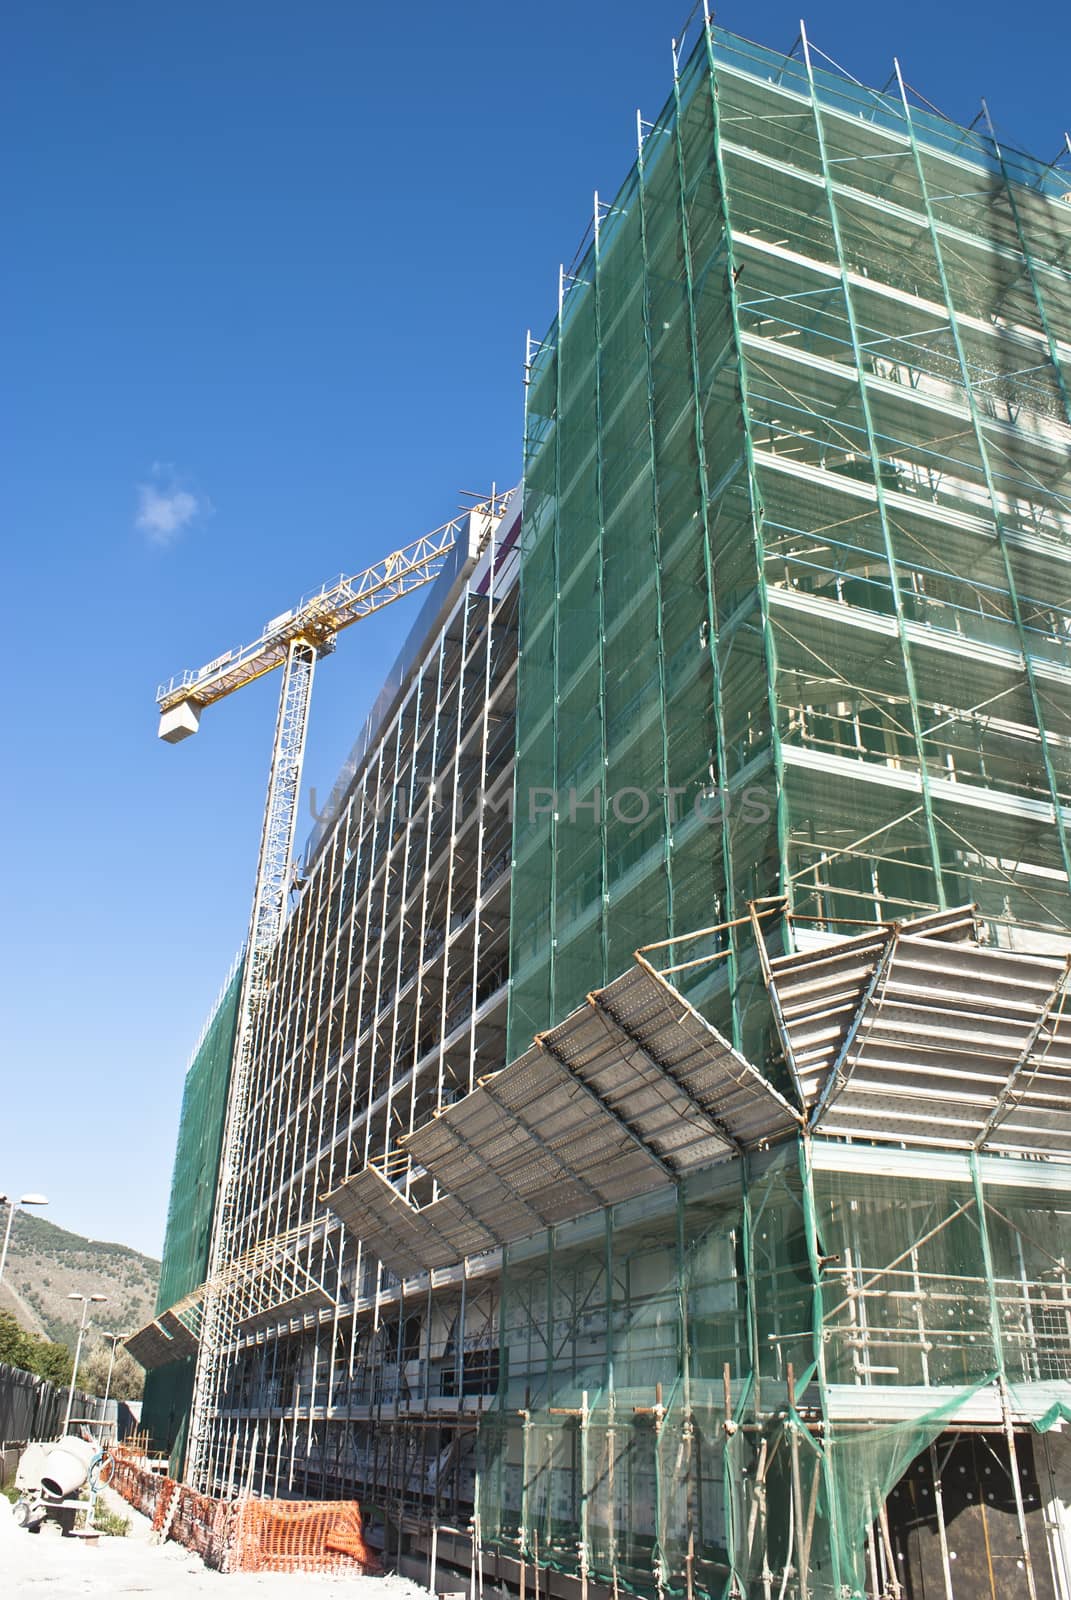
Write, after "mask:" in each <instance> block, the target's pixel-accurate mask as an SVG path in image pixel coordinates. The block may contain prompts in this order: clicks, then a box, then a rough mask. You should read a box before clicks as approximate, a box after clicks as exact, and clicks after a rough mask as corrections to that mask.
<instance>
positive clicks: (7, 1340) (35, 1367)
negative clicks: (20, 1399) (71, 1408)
mask: <svg viewBox="0 0 1071 1600" xmlns="http://www.w3.org/2000/svg"><path fill="white" fill-rule="evenodd" d="M0 1361H6V1362H7V1363H8V1364H9V1365H10V1366H13V1367H21V1368H22V1369H23V1371H24V1372H33V1373H35V1374H36V1375H37V1377H39V1378H48V1379H49V1381H50V1382H51V1383H55V1384H58V1385H59V1386H61V1387H62V1385H63V1384H65V1383H70V1381H71V1368H72V1367H73V1365H74V1362H73V1360H72V1358H71V1352H70V1351H69V1350H68V1349H67V1346H66V1345H65V1344H53V1343H52V1341H51V1340H50V1339H41V1338H38V1336H37V1335H36V1334H32V1333H27V1332H26V1330H25V1328H22V1327H20V1326H19V1324H18V1323H17V1322H16V1320H15V1318H14V1317H13V1316H12V1315H11V1313H10V1312H9V1311H0Z"/></svg>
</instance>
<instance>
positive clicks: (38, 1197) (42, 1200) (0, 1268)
mask: <svg viewBox="0 0 1071 1600" xmlns="http://www.w3.org/2000/svg"><path fill="white" fill-rule="evenodd" d="M47 1205H48V1199H47V1196H45V1195H43V1194H23V1195H20V1196H19V1198H18V1199H17V1200H16V1199H15V1197H14V1195H10V1194H0V1206H7V1227H6V1228H5V1229H4V1248H3V1250H0V1283H2V1282H3V1279H4V1264H5V1262H6V1261H7V1247H8V1242H9V1240H10V1238H11V1224H12V1223H13V1222H14V1220H15V1208H16V1207H17V1206H47Z"/></svg>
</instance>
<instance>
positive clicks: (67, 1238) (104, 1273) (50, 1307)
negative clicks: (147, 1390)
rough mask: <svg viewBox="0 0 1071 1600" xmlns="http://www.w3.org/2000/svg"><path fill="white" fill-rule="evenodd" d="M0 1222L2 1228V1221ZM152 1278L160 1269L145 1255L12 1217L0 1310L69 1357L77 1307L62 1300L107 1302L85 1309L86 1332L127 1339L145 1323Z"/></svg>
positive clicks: (20, 1215) (152, 1298)
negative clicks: (82, 1296)
mask: <svg viewBox="0 0 1071 1600" xmlns="http://www.w3.org/2000/svg"><path fill="white" fill-rule="evenodd" d="M0 1222H2V1223H3V1224H6V1222H7V1216H6V1215H4V1216H3V1217H2V1219H0ZM159 1278H160V1263H159V1261H154V1260H153V1258H152V1257H151V1256H143V1255H141V1254H140V1253H139V1252H138V1251H137V1250H131V1249H129V1248H128V1246H126V1245H123V1244H108V1243H104V1242H102V1241H101V1240H98V1239H86V1238H83V1236H82V1235H81V1234H80V1233H68V1231H67V1230H66V1229H65V1228H58V1227H57V1226H56V1224H55V1223H54V1222H46V1221H45V1219H44V1217H39V1216H36V1215H34V1214H33V1213H31V1212H27V1211H19V1212H16V1214H15V1223H14V1226H13V1228H12V1230H11V1247H10V1249H9V1251H8V1257H7V1266H6V1267H5V1268H4V1281H3V1283H2V1284H0V1311H11V1312H13V1313H14V1315H15V1316H16V1317H17V1318H18V1320H19V1322H20V1323H21V1324H22V1326H23V1327H24V1328H26V1329H27V1331H28V1332H30V1333H38V1334H41V1335H42V1336H43V1337H44V1338H46V1339H54V1340H56V1341H57V1342H58V1343H60V1344H65V1345H67V1346H68V1347H69V1348H70V1349H71V1350H73V1349H74V1345H75V1340H76V1339H77V1337H78V1323H79V1319H80V1317H81V1315H82V1307H81V1305H80V1303H79V1302H78V1301H77V1300H69V1299H68V1298H67V1296H68V1295H69V1294H72V1293H73V1294H85V1295H91V1294H104V1295H107V1297H108V1299H107V1303H106V1304H104V1305H99V1306H93V1307H91V1308H90V1322H91V1326H93V1327H95V1328H96V1329H97V1330H101V1329H108V1330H109V1331H111V1332H115V1333H132V1332H133V1331H134V1329H135V1328H140V1327H142V1326H144V1324H145V1323H146V1322H147V1321H148V1320H149V1318H150V1317H151V1316H152V1313H153V1307H154V1306H155V1304H156V1285H157V1283H158V1282H159ZM92 1342H93V1341H92V1340H90V1343H92Z"/></svg>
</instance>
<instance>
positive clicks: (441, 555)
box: [156, 493, 505, 744]
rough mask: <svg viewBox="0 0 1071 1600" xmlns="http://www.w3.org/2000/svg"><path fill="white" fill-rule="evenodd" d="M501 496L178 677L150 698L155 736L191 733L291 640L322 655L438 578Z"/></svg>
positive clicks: (273, 662)
mask: <svg viewBox="0 0 1071 1600" xmlns="http://www.w3.org/2000/svg"><path fill="white" fill-rule="evenodd" d="M504 501H505V497H504V496H501V495H495V494H494V493H492V495H491V497H490V499H489V500H488V501H487V502H485V503H482V504H480V505H477V506H475V507H474V508H473V510H472V511H469V512H466V513H464V515H462V516H460V517H455V518H454V520H453V521H452V522H445V523H443V525H442V527H441V528H436V529H435V530H434V531H433V532H432V533H426V534H424V535H423V536H422V537H421V538H419V539H415V540H414V541H413V543H412V544H407V545H405V546H403V548H402V549H401V550H394V551H392V552H391V554H390V555H389V556H385V557H384V558H383V560H382V561H377V562H376V563H375V565H374V566H371V567H366V568H365V570H364V571H363V572H358V573H356V574H355V575H354V576H352V577H346V576H344V575H343V576H341V577H338V578H336V579H334V581H333V582H331V583H325V584H324V586H323V588H322V589H319V590H317V592H316V593H315V594H311V595H306V596H303V597H302V599H301V600H299V601H298V603H297V605H296V606H294V607H293V609H292V610H290V611H284V612H283V613H282V614H281V616H278V617H273V618H272V620H271V621H270V622H269V623H267V624H266V625H265V627H264V629H263V631H262V633H261V634H260V636H259V637H258V638H256V639H254V640H253V642H252V644H247V645H242V646H241V647H240V648H239V649H237V650H228V651H226V652H225V653H224V654H223V655H221V656H217V657H216V658H215V660H213V661H209V662H208V663H207V665H205V666H203V667H201V668H200V669H199V670H198V671H196V672H183V673H182V674H181V675H180V676H178V677H175V678H172V679H171V681H170V683H166V684H161V686H160V688H159V689H158V690H157V693H156V703H157V705H158V706H159V708H160V726H159V730H158V731H159V736H160V738H161V739H166V741H167V742H168V744H178V743H179V741H180V740H182V739H188V738H189V737H190V735H191V734H194V733H196V732H197V728H198V725H199V723H200V717H201V712H202V711H203V710H204V708H205V706H210V705H214V704H215V702H216V701H217V700H222V699H223V698H224V697H225V696H226V695H229V694H233V693H234V691H235V690H236V689H241V688H242V687H243V686H244V685H245V684H247V683H252V682H253V681H254V680H255V679H257V678H262V677H263V676H264V675H265V673H268V672H274V671H275V669H276V667H282V666H284V665H285V664H286V659H287V654H288V652H289V649H290V646H291V644H292V643H293V642H294V640H295V639H303V640H304V641H305V642H306V643H307V644H310V645H313V646H314V647H315V648H316V650H317V652H318V653H319V654H321V655H325V654H327V652H328V651H329V650H330V649H331V644H332V641H333V639H334V637H335V635H336V634H338V633H341V632H342V630H343V628H348V627H350V626H352V624H353V623H355V622H359V621H360V620H361V618H362V617H366V616H368V615H369V613H370V612H372V611H379V610H381V609H382V607H383V606H389V605H391V604H392V603H393V602H394V601H395V600H400V599H401V598H402V596H403V595H406V594H409V593H411V591H412V590H413V589H419V588H421V587H422V585H424V584H426V583H430V582H431V581H432V579H434V578H436V577H438V575H439V573H440V571H441V570H442V567H443V563H444V561H445V559H446V557H447V555H448V554H449V553H450V551H451V550H452V549H453V547H454V545H455V544H456V543H457V541H458V539H459V538H460V537H461V535H462V534H463V532H464V531H465V529H466V527H468V528H469V530H470V538H471V536H475V538H476V539H477V540H478V541H481V542H482V541H483V540H485V538H486V536H487V535H488V534H489V532H490V527H491V524H492V522H497V520H498V518H499V517H500V516H501V514H502V507H503V505H504Z"/></svg>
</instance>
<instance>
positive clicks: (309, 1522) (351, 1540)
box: [229, 1500, 379, 1572]
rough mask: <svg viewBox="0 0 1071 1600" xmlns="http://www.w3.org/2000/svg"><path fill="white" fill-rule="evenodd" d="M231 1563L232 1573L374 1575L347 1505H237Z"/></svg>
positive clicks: (357, 1513) (354, 1510)
mask: <svg viewBox="0 0 1071 1600" xmlns="http://www.w3.org/2000/svg"><path fill="white" fill-rule="evenodd" d="M231 1561H232V1565H231V1567H230V1569H229V1570H231V1571H233V1572H239V1571H241V1572H308V1571H325V1570H330V1571H334V1570H339V1571H341V1570H345V1569H347V1568H352V1567H354V1566H357V1567H359V1568H360V1569H361V1571H362V1572H377V1571H378V1570H379V1563H378V1561H377V1560H376V1557H375V1555H374V1553H373V1552H372V1551H371V1550H370V1549H369V1547H368V1546H367V1544H366V1543H365V1538H364V1526H363V1524H362V1521H361V1510H360V1507H359V1506H358V1505H357V1504H356V1503H355V1502H354V1501H352V1500H349V1501H338V1500H320V1501H316V1500H305V1501H292V1500H242V1501H240V1502H239V1503H238V1515H237V1519H236V1524H235V1529H234V1537H233V1543H232V1546H231Z"/></svg>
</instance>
